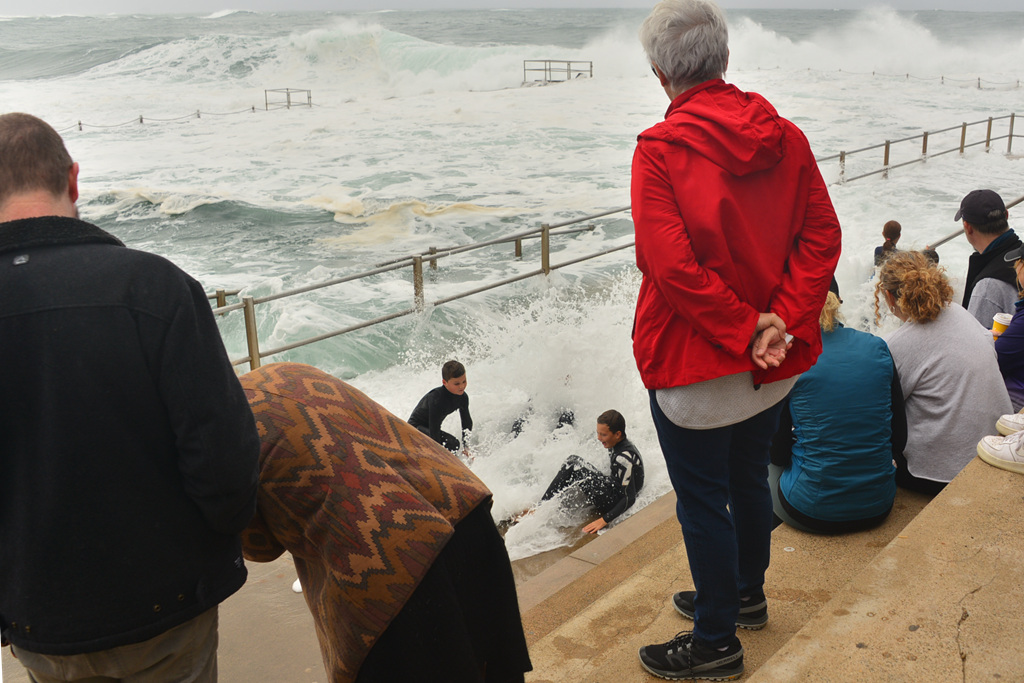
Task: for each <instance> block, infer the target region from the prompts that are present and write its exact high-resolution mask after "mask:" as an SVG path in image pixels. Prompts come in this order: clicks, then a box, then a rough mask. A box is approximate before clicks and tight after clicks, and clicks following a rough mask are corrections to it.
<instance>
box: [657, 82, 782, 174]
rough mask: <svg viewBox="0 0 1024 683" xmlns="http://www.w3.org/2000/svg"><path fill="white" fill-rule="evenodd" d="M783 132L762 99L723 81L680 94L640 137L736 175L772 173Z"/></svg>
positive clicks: (776, 162)
mask: <svg viewBox="0 0 1024 683" xmlns="http://www.w3.org/2000/svg"><path fill="white" fill-rule="evenodd" d="M783 136H784V128H783V125H782V121H781V119H780V118H779V115H778V112H776V111H775V108H774V107H772V105H771V104H769V103H768V101H767V100H765V99H764V98H763V97H761V96H760V95H758V94H756V93H747V92H743V91H742V90H739V89H738V88H736V87H735V86H732V85H729V84H727V83H725V81H723V80H721V79H715V80H711V81H707V82H705V83H702V84H701V85H698V86H696V87H693V88H690V89H689V90H687V91H686V92H684V93H682V94H681V95H679V96H678V97H676V98H675V99H674V100H672V104H670V105H669V107H668V111H666V112H665V120H664V121H662V122H661V123H658V124H656V125H654V126H652V127H651V128H649V129H647V130H645V131H644V132H643V133H641V134H640V135H639V138H638V139H646V140H659V141H661V142H665V143H668V144H670V145H679V146H682V147H687V148H689V149H691V150H692V151H694V152H696V153H697V154H700V155H701V156H703V157H705V158H706V159H708V160H709V161H711V162H712V163H714V164H715V165H717V166H720V167H722V168H723V169H725V170H726V171H728V172H729V173H731V174H732V175H735V176H745V175H749V174H751V173H757V172H760V171H763V170H765V169H768V168H772V167H773V166H775V165H776V164H778V163H779V161H780V160H781V159H782V141H783Z"/></svg>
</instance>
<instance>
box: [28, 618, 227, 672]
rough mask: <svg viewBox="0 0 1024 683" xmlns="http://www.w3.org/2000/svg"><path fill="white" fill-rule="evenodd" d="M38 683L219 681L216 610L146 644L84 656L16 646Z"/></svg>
mask: <svg viewBox="0 0 1024 683" xmlns="http://www.w3.org/2000/svg"><path fill="white" fill-rule="evenodd" d="M11 654H13V655H14V656H15V657H17V659H18V661H19V662H21V664H22V666H24V667H25V669H26V670H27V671H28V679H29V680H30V681H32V682H33V683H71V682H74V683H115V682H122V683H216V681H217V608H216V607H214V608H213V609H210V610H207V611H206V612H203V613H202V614H200V615H199V616H198V617H196V618H195V619H192V620H191V621H187V622H185V623H184V624H181V625H180V626H175V627H174V628H172V629H171V630H169V631H167V632H165V633H161V634H160V635H158V636H156V637H155V638H151V639H149V640H146V641H143V642H141V643H132V644H131V645H121V646H119V647H114V648H111V649H109V650H101V651H99V652H86V653H84V654H79V655H42V654H39V653H37V652H29V651H28V650H23V649H20V648H15V647H14V646H13V645H12V646H11Z"/></svg>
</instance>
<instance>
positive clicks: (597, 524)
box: [583, 517, 608, 534]
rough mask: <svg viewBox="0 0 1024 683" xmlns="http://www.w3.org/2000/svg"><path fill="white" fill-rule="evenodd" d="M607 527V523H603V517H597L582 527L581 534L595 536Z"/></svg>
mask: <svg viewBox="0 0 1024 683" xmlns="http://www.w3.org/2000/svg"><path fill="white" fill-rule="evenodd" d="M606 526H608V522H606V521H604V517H598V518H597V519H595V520H594V521H593V522H591V523H590V524H588V525H586V526H585V527H583V533H585V534H596V533H597V532H598V531H600V530H601V529H603V528H605V527H606Z"/></svg>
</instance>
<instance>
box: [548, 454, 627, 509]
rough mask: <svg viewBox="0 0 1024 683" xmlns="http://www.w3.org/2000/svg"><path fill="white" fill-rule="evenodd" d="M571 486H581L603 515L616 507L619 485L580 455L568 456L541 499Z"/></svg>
mask: <svg viewBox="0 0 1024 683" xmlns="http://www.w3.org/2000/svg"><path fill="white" fill-rule="evenodd" d="M570 486H577V487H579V490H580V491H581V492H582V493H583V495H585V496H586V497H587V500H589V501H590V504H591V505H593V506H594V507H596V508H597V511H598V512H600V513H601V514H602V515H603V514H604V513H606V512H608V511H609V510H611V509H612V508H613V507H615V503H616V501H617V500H618V496H617V494H618V491H617V490H616V489H617V488H618V487H616V485H615V482H614V481H613V480H612V478H611V477H609V476H608V475H607V474H604V473H602V472H598V471H597V468H595V467H594V466H593V465H591V464H590V463H589V462H587V461H586V460H584V459H583V458H581V457H579V456H578V455H570V456H569V457H568V458H566V460H565V462H564V463H562V469H560V470H558V474H556V475H555V478H554V479H552V480H551V484H550V485H549V486H548V490H547V491H545V492H544V496H543V497H542V498H541V500H550V499H551V498H554V497H555V496H557V495H558V494H559V493H561V492H562V491H564V490H565V489H567V488H569V487H570Z"/></svg>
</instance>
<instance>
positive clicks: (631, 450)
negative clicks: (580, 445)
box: [541, 410, 644, 534]
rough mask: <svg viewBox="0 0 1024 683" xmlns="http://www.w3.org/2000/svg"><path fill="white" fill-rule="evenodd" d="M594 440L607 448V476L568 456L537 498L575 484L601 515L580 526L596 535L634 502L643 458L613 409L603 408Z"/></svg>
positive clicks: (585, 462)
mask: <svg viewBox="0 0 1024 683" xmlns="http://www.w3.org/2000/svg"><path fill="white" fill-rule="evenodd" d="M597 440H598V441H600V442H601V445H602V446H604V447H605V448H607V449H608V457H609V458H610V459H611V476H609V475H607V474H604V473H602V472H599V471H597V469H596V468H595V467H594V466H593V465H591V464H590V463H588V462H587V461H585V460H584V459H583V458H581V457H579V456H578V455H570V456H569V457H568V458H567V459H566V461H565V463H564V464H563V465H562V469H560V470H559V471H558V474H556V475H555V478H554V479H553V480H552V482H551V485H550V486H548V490H547V491H546V492H545V493H544V496H543V497H542V498H541V501H542V502H543V501H545V500H549V499H551V498H553V497H555V496H556V495H558V494H559V493H561V492H562V491H563V490H565V489H567V488H568V487H570V486H572V485H574V484H578V485H579V487H580V490H582V492H583V494H584V495H585V496H586V497H587V499H588V500H589V501H590V503H591V504H592V505H593V506H594V507H596V508H597V510H598V512H600V513H601V516H600V517H598V518H597V519H595V520H594V521H593V522H591V523H590V524H588V525H586V526H585V527H583V531H584V532H585V533H588V534H596V533H597V532H598V531H600V530H601V529H603V528H605V527H606V526H608V525H609V524H610V523H611V522H612V520H614V519H615V518H616V517H618V516H619V515H621V514H622V513H623V512H625V511H626V510H628V509H629V508H630V507H631V506H632V505H633V503H634V502H636V494H637V493H639V492H640V489H642V488H643V486H644V461H643V460H642V459H641V458H640V451H638V450H637V449H636V446H634V445H633V442H632V441H630V440H629V439H627V438H626V419H625V418H624V417H622V415H621V414H620V413H619V412H618V411H617V410H606V411H605V412H603V413H601V414H600V415H599V416H598V418H597Z"/></svg>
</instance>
